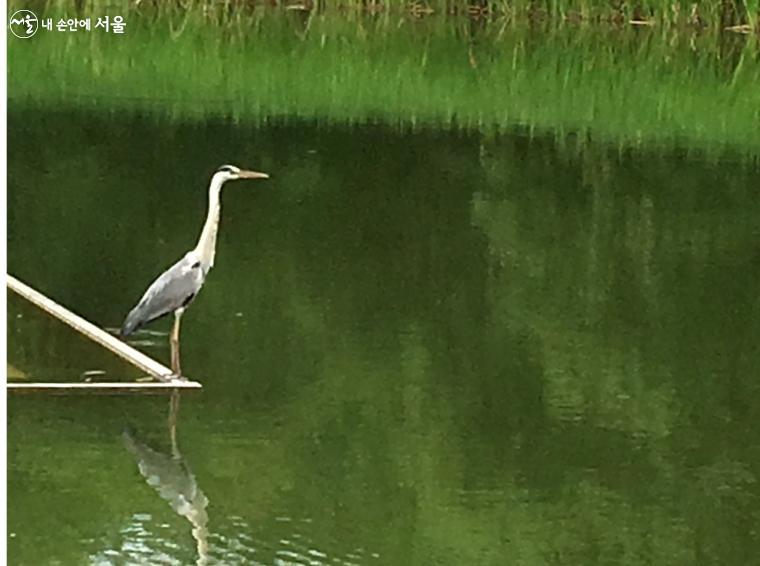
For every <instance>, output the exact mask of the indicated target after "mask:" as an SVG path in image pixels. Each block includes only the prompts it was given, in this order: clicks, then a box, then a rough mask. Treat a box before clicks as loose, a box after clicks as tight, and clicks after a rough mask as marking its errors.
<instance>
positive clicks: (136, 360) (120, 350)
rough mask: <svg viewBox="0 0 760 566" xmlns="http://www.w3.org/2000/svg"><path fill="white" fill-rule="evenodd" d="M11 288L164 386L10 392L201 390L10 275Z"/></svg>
mask: <svg viewBox="0 0 760 566" xmlns="http://www.w3.org/2000/svg"><path fill="white" fill-rule="evenodd" d="M7 277H8V288H9V289H10V290H11V291H13V292H15V293H18V294H19V295H21V296H22V297H23V298H25V299H26V300H28V301H29V302H31V303H32V304H34V305H36V306H38V307H39V308H41V309H42V310H44V311H45V312H47V313H48V314H51V315H53V316H54V317H56V318H57V319H59V320H61V321H63V322H65V323H66V324H68V325H69V326H71V327H72V328H73V329H74V330H76V331H77V332H79V333H81V334H84V335H85V336H86V337H87V338H89V339H90V340H92V341H93V342H96V343H98V344H100V345H101V346H103V347H104V348H107V349H108V350H110V351H111V352H113V353H114V354H116V355H117V356H119V357H121V358H123V359H124V360H126V361H127V362H129V363H130V364H132V365H133V366H135V367H137V368H139V369H140V370H142V371H144V372H145V373H147V374H149V375H150V376H152V377H153V378H155V379H157V380H159V381H160V382H161V383H155V382H154V383H130V382H124V383H23V384H21V383H19V384H9V389H35V388H36V389H37V390H52V389H58V390H61V389H66V388H69V389H86V388H89V389H102V390H109V389H110V390H114V389H116V388H117V387H120V388H122V389H126V390H135V391H136V390H143V389H161V388H164V389H167V385H168V386H170V387H168V388H169V389H172V388H183V389H188V388H191V389H199V388H201V387H203V386H202V385H201V384H200V383H198V382H197V381H189V380H186V379H178V378H177V377H176V376H174V374H173V373H172V370H170V369H169V368H168V367H166V366H165V365H163V364H161V363H159V362H157V361H156V360H154V359H153V358H150V357H148V356H146V355H145V354H143V353H142V352H140V351H139V350H135V349H134V348H133V347H132V346H130V345H129V344H127V343H125V342H122V341H121V340H119V339H118V338H116V337H114V336H111V335H110V334H108V333H107V332H106V331H105V330H103V329H101V328H99V327H97V326H95V325H94V324H92V323H91V322H89V321H87V320H85V319H84V318H82V317H81V316H79V315H77V314H75V313H73V312H71V311H70V310H68V309H66V308H64V307H62V306H61V305H59V304H58V303H56V302H55V301H53V300H52V299H49V298H48V297H46V296H45V295H43V294H42V293H40V292H39V291H36V290H34V289H32V288H31V287H29V286H28V285H26V284H25V283H22V282H21V281H19V280H18V279H16V278H15V277H13V276H12V275H8V276H7Z"/></svg>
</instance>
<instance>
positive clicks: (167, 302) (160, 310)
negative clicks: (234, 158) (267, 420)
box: [121, 165, 268, 375]
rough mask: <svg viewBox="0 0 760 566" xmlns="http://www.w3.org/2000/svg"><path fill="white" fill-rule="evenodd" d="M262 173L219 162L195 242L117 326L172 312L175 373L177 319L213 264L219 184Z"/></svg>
mask: <svg viewBox="0 0 760 566" xmlns="http://www.w3.org/2000/svg"><path fill="white" fill-rule="evenodd" d="M267 177H268V176H267V175H266V174H265V173H257V172H255V171H244V170H241V169H239V168H237V167H234V166H232V165H222V166H221V167H220V168H219V169H218V170H217V172H216V173H215V174H214V176H213V177H212V178H211V185H210V186H209V194H208V199H209V202H208V215H207V216H206V222H205V223H204V225H203V230H202V231H201V236H200V238H199V239H198V245H196V246H195V249H193V250H191V251H189V252H187V253H186V254H185V255H184V257H183V258H182V259H180V260H179V261H178V262H177V263H175V264H174V265H172V266H171V267H170V268H169V269H167V270H166V271H164V272H163V273H162V274H161V275H159V276H158V278H157V279H156V280H155V281H154V282H153V283H152V284H151V285H150V287H148V290H147V291H145V294H144V295H143V296H142V298H141V299H140V301H139V302H138V303H137V305H136V306H135V307H134V308H133V309H132V310H131V311H129V314H128V315H127V318H126V319H125V320H124V324H123V325H122V327H121V335H122V336H129V335H130V334H132V333H133V332H134V331H135V330H137V329H138V328H140V327H141V326H143V325H145V324H148V323H149V322H152V321H154V320H156V319H158V318H161V317H163V316H166V315H167V314H170V313H174V316H175V323H174V329H173V330H172V335H171V340H170V342H171V346H172V369H173V370H174V372H175V373H177V374H178V375H179V373H180V369H179V321H180V318H181V316H182V313H183V312H184V311H185V308H187V306H188V305H189V304H190V303H191V302H192V300H193V299H194V298H195V297H196V295H198V292H199V291H200V290H201V287H203V283H204V281H205V280H206V275H208V272H209V270H210V269H211V268H212V267H213V266H214V255H215V254H216V235H217V233H218V231H219V217H220V214H221V199H220V193H221V190H222V185H223V184H224V183H225V182H226V181H229V180H233V179H266V178H267Z"/></svg>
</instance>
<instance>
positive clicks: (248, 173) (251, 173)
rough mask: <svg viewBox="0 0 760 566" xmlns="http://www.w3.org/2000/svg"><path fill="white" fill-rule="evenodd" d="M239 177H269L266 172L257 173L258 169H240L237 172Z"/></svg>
mask: <svg viewBox="0 0 760 566" xmlns="http://www.w3.org/2000/svg"><path fill="white" fill-rule="evenodd" d="M238 177H239V178H240V179H269V175H267V174H266V173H259V172H258V171H246V170H245V169H241V170H240V173H238Z"/></svg>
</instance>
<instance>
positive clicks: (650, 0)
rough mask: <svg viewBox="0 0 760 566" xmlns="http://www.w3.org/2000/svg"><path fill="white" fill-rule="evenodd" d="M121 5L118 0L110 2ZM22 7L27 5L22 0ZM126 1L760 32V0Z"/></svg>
mask: <svg viewBox="0 0 760 566" xmlns="http://www.w3.org/2000/svg"><path fill="white" fill-rule="evenodd" d="M14 4H15V2H11V5H14ZM41 4H42V5H44V6H46V7H47V8H48V9H56V8H61V9H74V8H76V9H77V10H79V11H82V12H85V13H86V12H90V11H97V10H98V9H99V8H100V6H99V3H98V2H95V1H93V0H89V1H88V0H85V1H84V2H82V1H79V2H74V1H72V0H50V1H48V2H41ZM116 6H119V2H116V3H112V4H111V6H110V7H116ZM19 7H27V6H26V5H24V6H21V4H19ZM121 7H122V8H123V9H124V10H128V11H129V12H132V13H135V12H143V13H151V12H152V13H157V14H160V15H162V16H167V15H172V16H174V15H178V14H186V13H196V14H201V15H203V16H204V17H206V18H209V19H213V20H214V21H217V22H220V21H221V22H224V21H231V20H232V21H234V20H236V19H237V18H239V17H245V16H246V15H249V14H250V13H252V12H253V11H256V10H258V9H278V8H284V9H288V10H297V11H303V12H318V13H325V12H333V13H334V12H341V13H343V14H346V13H349V12H366V13H371V14H386V13H391V14H394V15H398V14H400V13H407V14H411V15H413V16H414V17H418V18H421V17H426V16H430V15H441V14H445V15H456V16H459V15H465V16H469V17H473V18H485V19H506V20H514V21H531V22H542V21H551V22H555V23H556V22H560V21H571V22H576V23H579V22H583V23H590V24H609V25H616V26H619V25H629V24H630V25H665V26H680V27H693V28H696V29H702V28H706V27H714V28H721V29H724V28H731V29H733V30H735V31H738V32H743V33H751V32H753V31H755V32H760V28H759V27H758V15H760V0H722V1H715V0H697V1H696V2H691V1H690V2H679V1H678V0H612V1H611V0H411V1H410V0H218V1H210V0H185V1H182V2H164V1H161V0H146V1H141V2H121Z"/></svg>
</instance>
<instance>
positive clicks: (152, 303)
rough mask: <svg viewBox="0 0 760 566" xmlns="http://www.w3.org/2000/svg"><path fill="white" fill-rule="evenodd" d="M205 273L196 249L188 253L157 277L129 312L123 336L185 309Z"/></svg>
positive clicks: (123, 327)
mask: <svg viewBox="0 0 760 566" xmlns="http://www.w3.org/2000/svg"><path fill="white" fill-rule="evenodd" d="M205 279H206V273H205V272H204V271H203V268H202V266H201V261H200V258H199V257H198V255H197V254H196V253H195V252H194V251H191V252H188V253H187V254H185V256H184V257H183V258H182V259H181V260H179V261H178V262H177V263H175V264H174V265H172V266H171V267H170V268H169V269H167V270H166V271H164V272H163V273H162V274H161V275H160V276H159V277H158V279H156V280H155V281H154V282H153V283H152V284H151V285H150V287H148V290H147V291H145V294H144V295H143V296H142V298H141V299H140V302H138V303H137V306H135V308H133V309H132V310H131V311H129V314H128V315H127V318H126V319H125V320H124V324H123V325H122V327H121V335H122V336H129V335H130V334H132V332H134V331H135V330H137V329H138V328H140V327H141V326H142V325H144V324H147V323H149V322H151V321H152V320H156V319H157V318H161V317H162V316H165V315H167V314H170V313H173V312H174V311H176V310H177V309H182V308H185V307H186V306H187V305H188V304H190V302H191V301H192V300H193V299H194V298H195V296H196V295H197V294H198V291H200V290H201V287H202V286H203V282H204V280H205Z"/></svg>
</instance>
